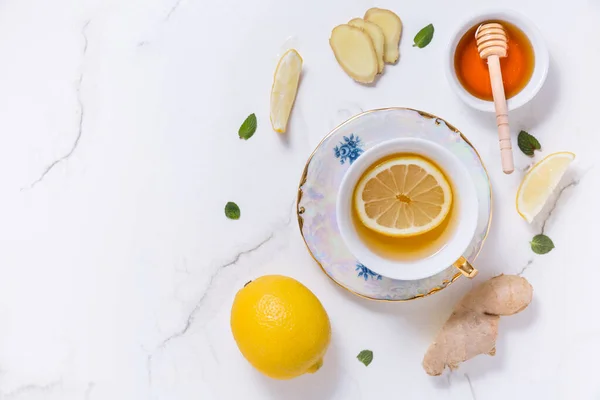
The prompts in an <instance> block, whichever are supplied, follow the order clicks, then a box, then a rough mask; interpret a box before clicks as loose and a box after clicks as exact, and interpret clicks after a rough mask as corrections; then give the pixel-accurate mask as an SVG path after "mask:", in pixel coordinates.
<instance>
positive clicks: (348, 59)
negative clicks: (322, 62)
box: [329, 24, 378, 83]
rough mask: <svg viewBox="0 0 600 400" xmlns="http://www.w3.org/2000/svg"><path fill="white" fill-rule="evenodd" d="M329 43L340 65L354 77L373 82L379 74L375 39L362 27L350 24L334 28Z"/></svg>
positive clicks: (357, 79) (359, 80) (361, 81)
mask: <svg viewBox="0 0 600 400" xmlns="http://www.w3.org/2000/svg"><path fill="white" fill-rule="evenodd" d="M329 44H330V45H331V49H332V50H333V54H334V55H335V58H336V60H337V62H338V64H340V66H341V67H342V68H343V69H344V71H346V73H347V74H348V75H350V77H351V78H352V79H354V80H355V81H357V82H360V83H371V82H373V81H374V80H375V76H376V75H377V71H378V65H377V53H375V47H373V41H372V40H371V38H370V37H369V35H368V34H367V33H365V32H364V31H363V30H362V29H359V28H356V27H354V26H350V25H346V24H344V25H338V26H336V27H335V28H333V31H332V32H331V38H330V39H329Z"/></svg>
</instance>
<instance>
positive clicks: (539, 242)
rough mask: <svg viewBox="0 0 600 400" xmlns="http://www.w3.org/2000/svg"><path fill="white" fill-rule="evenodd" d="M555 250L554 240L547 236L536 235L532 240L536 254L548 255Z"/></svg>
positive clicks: (532, 247) (532, 246)
mask: <svg viewBox="0 0 600 400" xmlns="http://www.w3.org/2000/svg"><path fill="white" fill-rule="evenodd" d="M553 248H554V243H553V242H552V239H550V238H549V237H548V236H546V235H543V234H539V235H535V236H534V237H533V239H532V240H531V250H533V252H534V253H535V254H546V253H549V252H550V250H552V249H553Z"/></svg>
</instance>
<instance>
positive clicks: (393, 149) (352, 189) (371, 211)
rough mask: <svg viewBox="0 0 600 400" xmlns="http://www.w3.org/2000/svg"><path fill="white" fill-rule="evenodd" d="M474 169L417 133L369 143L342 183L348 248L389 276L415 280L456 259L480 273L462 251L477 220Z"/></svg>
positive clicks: (340, 218) (340, 206) (468, 271)
mask: <svg viewBox="0 0 600 400" xmlns="http://www.w3.org/2000/svg"><path fill="white" fill-rule="evenodd" d="M477 217H478V199H477V194H476V191H475V185H474V183H473V180H472V178H471V175H470V174H469V171H468V170H467V169H466V167H465V166H464V165H463V164H462V162H461V161H460V160H459V159H458V158H457V157H456V156H455V155H453V154H452V153H451V152H449V151H448V150H446V149H445V148H444V147H442V146H440V145H438V144H436V143H433V142H431V141H427V140H423V139H418V138H403V139H394V140H389V141H386V142H383V143H380V144H378V145H377V146H375V147H373V148H371V149H369V150H367V151H366V152H364V153H363V154H362V155H361V156H360V157H358V158H357V159H356V160H355V161H354V162H353V163H352V165H351V166H350V168H349V169H348V171H347V172H346V175H345V176H344V178H343V180H342V183H341V185H340V190H339V192H338V197H337V206H336V218H337V223H338V227H339V230H340V233H341V236H342V238H343V240H344V242H345V243H346V245H347V246H348V248H349V250H350V252H351V253H352V254H353V255H354V256H355V257H356V258H357V259H358V261H359V262H361V263H362V264H364V265H365V266H367V267H368V268H369V269H371V270H373V271H375V272H377V273H379V274H381V275H383V276H386V277H389V278H393V279H400V280H418V279H424V278H427V277H430V276H433V275H435V274H437V273H439V272H441V271H443V270H444V269H446V268H448V267H449V266H451V265H454V266H456V267H457V268H459V269H460V270H461V272H463V274H465V275H467V276H469V277H473V276H475V274H476V273H477V270H475V269H474V268H473V267H472V266H471V265H470V264H469V263H468V262H467V260H466V259H465V258H464V257H463V254H464V253H465V252H466V250H467V248H468V246H469V244H470V243H471V241H472V239H473V236H474V235H475V229H476V226H477Z"/></svg>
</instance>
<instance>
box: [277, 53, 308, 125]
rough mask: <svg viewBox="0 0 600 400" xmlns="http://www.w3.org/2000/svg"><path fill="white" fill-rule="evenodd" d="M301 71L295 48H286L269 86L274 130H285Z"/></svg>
mask: <svg viewBox="0 0 600 400" xmlns="http://www.w3.org/2000/svg"><path fill="white" fill-rule="evenodd" d="M301 72H302V57H300V54H298V52H297V51H296V50H294V49H291V50H288V51H287V52H286V53H285V54H284V55H283V56H281V59H280V60H279V63H278V64H277V68H276V69H275V75H274V76H273V86H272V87H271V126H272V127H273V130H274V131H275V132H279V133H284V132H285V129H286V127H287V124H288V119H289V118H290V113H291V112H292V107H293V106H294V100H296V93H297V92H298V83H299V82H300V73H301Z"/></svg>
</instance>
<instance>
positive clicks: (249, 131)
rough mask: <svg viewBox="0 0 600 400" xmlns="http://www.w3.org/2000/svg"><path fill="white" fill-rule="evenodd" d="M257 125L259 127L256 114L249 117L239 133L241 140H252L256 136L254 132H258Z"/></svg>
mask: <svg viewBox="0 0 600 400" xmlns="http://www.w3.org/2000/svg"><path fill="white" fill-rule="evenodd" d="M257 125H258V123H257V121H256V115H255V114H250V115H248V118H246V120H245V121H244V123H243V124H242V126H240V129H239V131H238V135H239V136H240V139H244V140H248V139H250V138H251V137H252V135H254V132H256V126H257Z"/></svg>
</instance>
